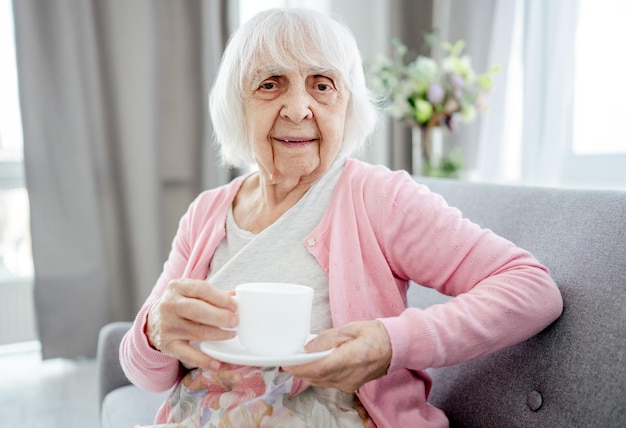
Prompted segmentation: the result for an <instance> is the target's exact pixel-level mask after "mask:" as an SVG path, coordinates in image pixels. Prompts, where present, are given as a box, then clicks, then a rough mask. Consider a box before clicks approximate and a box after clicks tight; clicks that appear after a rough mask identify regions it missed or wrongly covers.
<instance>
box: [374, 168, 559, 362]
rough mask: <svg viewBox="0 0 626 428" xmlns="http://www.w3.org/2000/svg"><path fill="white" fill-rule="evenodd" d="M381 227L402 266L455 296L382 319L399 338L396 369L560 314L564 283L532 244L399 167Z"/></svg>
mask: <svg viewBox="0 0 626 428" xmlns="http://www.w3.org/2000/svg"><path fill="white" fill-rule="evenodd" d="M383 200H384V203H379V204H378V205H377V207H379V208H378V209H379V212H378V215H376V216H374V218H375V219H377V221H379V224H378V227H377V228H376V229H377V230H378V231H380V232H379V238H378V239H379V240H380V242H381V245H382V246H383V248H384V251H385V254H386V257H387V260H388V262H389V264H390V267H391V268H392V270H393V271H394V273H395V274H396V275H397V276H399V277H401V278H406V279H410V280H413V281H414V282H416V283H417V284H420V285H421V286H426V287H432V288H435V289H437V290H438V291H440V292H441V293H443V294H446V295H451V296H455V297H454V298H453V299H450V300H449V301H448V302H446V303H444V304H439V305H434V306H431V307H429V308H427V309H425V310H421V309H418V308H407V309H406V310H404V311H403V312H402V313H401V314H400V315H399V316H396V317H387V318H383V319H381V321H382V322H383V323H384V325H385V327H386V329H387V332H388V333H389V336H390V338H391V342H392V351H393V357H392V362H391V367H390V371H394V370H397V369H400V368H410V369H414V370H423V369H425V368H428V367H441V366H447V365H452V364H458V363H461V362H464V361H468V360H471V359H474V358H478V357H481V356H484V355H487V354H490V353H492V352H495V351H498V350H500V349H503V348H505V347H508V346H511V345H514V344H516V343H518V342H521V341H523V340H525V339H527V338H529V337H531V336H534V335H535V334H537V333H538V332H540V331H541V330H543V329H544V328H545V327H546V326H548V325H549V324H550V323H551V322H552V321H554V320H555V319H556V318H558V317H559V316H560V314H561V312H562V309H563V302H562V298H561V294H560V292H559V290H558V287H557V286H556V284H555V283H554V281H553V280H552V278H551V277H550V275H549V273H548V271H547V269H546V268H545V267H544V266H542V265H541V264H540V263H539V262H538V261H537V259H536V258H535V257H533V256H532V255H531V254H530V253H529V252H527V251H525V250H523V249H521V248H519V247H517V246H515V245H514V244H513V243H511V242H510V241H508V240H506V239H504V238H502V237H500V236H498V235H496V234H495V233H494V232H492V231H490V230H488V229H482V228H480V227H479V226H478V225H476V224H474V223H472V222H471V221H469V220H468V219H465V218H463V216H462V214H461V212H460V211H459V210H457V209H455V208H452V207H449V206H448V205H447V204H446V202H445V201H444V199H443V198H442V197H441V196H439V195H437V194H435V193H432V192H430V190H429V189H428V188H426V187H425V186H422V185H419V184H417V183H415V181H414V180H413V179H412V178H410V177H409V176H408V175H407V174H395V175H394V179H393V180H391V181H390V182H389V183H388V184H387V186H386V188H385V190H384V198H383Z"/></svg>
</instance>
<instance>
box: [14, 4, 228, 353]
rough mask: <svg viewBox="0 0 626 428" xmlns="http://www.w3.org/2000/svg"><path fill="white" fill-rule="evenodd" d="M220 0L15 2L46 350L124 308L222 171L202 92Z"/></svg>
mask: <svg viewBox="0 0 626 428" xmlns="http://www.w3.org/2000/svg"><path fill="white" fill-rule="evenodd" d="M226 5H227V1H226V0H211V1H202V0H187V1H184V2H178V1H176V2H175V1H169V0H110V1H101V0H45V1H40V0H14V4H13V7H14V14H15V31H16V45H17V61H18V73H19V85H20V98H21V108H22V117H23V125H24V150H25V168H26V181H27V188H28V192H29V197H30V205H31V230H32V244H33V259H34V264H35V307H36V312H37V324H38V331H39V338H40V340H41V343H42V354H43V357H44V358H52V357H73V356H78V355H94V354H95V351H96V341H97V334H98V330H99V328H100V327H101V326H102V325H104V324H105V323H107V322H109V321H113V320H128V319H132V317H133V316H134V314H135V313H136V311H137V309H138V308H139V306H140V305H141V303H142V302H143V300H144V299H145V297H146V296H147V294H148V293H149V290H150V289H151V288H152V286H153V285H154V282H155V280H156V278H157V277H158V275H159V273H160V271H161V267H162V264H163V262H164V260H165V258H166V256H167V254H168V252H169V247H170V243H171V239H172V237H173V235H174V232H175V230H176V227H177V223H178V219H179V217H180V216H181V215H182V213H183V212H184V210H185V208H186V207H187V205H188V204H189V202H191V200H192V199H193V198H194V197H195V196H196V195H197V193H198V192H200V191H201V190H202V189H204V188H209V187H214V186H217V185H219V184H222V183H224V182H225V181H227V180H228V178H229V175H228V171H226V170H224V169H223V168H221V167H220V166H219V160H218V158H217V155H216V153H215V149H214V147H213V145H212V143H211V139H212V129H211V126H210V120H209V117H208V112H207V94H208V91H209V87H210V84H211V82H212V79H213V76H214V74H215V72H216V69H217V66H218V63H219V59H220V56H221V52H222V50H223V46H224V44H225V41H226V38H227V35H228V33H229V28H228V25H227V22H228V20H227V19H226V18H227V15H226V12H227V10H226Z"/></svg>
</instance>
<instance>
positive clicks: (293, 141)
mask: <svg viewBox="0 0 626 428" xmlns="http://www.w3.org/2000/svg"><path fill="white" fill-rule="evenodd" d="M274 139H275V140H276V141H278V142H281V143H283V144H286V145H299V144H307V143H312V142H314V141H316V140H317V138H303V137H281V138H278V137H276V138H274Z"/></svg>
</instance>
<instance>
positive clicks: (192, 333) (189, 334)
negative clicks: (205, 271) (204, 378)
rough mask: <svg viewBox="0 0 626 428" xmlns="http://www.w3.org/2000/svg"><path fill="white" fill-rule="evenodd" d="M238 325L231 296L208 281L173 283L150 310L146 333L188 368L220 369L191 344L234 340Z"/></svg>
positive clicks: (153, 344) (152, 342)
mask: <svg viewBox="0 0 626 428" xmlns="http://www.w3.org/2000/svg"><path fill="white" fill-rule="evenodd" d="M237 324H238V318H237V304H236V302H235V300H234V299H233V298H232V297H231V296H230V294H229V293H226V292H224V291H221V290H219V289H217V288H215V287H214V286H212V285H211V284H209V283H207V282H206V281H199V280H192V279H180V280H173V281H171V282H170V283H169V284H168V285H167V288H166V290H165V292H164V293H163V295H162V296H161V298H160V299H159V300H158V301H157V302H156V303H155V304H154V305H152V307H151V308H150V311H149V312H148V323H147V331H146V334H147V336H148V339H149V341H150V345H152V347H154V348H155V349H157V350H159V351H161V352H162V353H164V354H166V355H170V356H172V357H175V358H177V359H178V360H180V361H181V362H182V363H183V364H185V365H186V366H188V367H201V368H207V369H208V368H212V369H217V368H219V366H220V363H219V362H218V361H216V360H214V359H212V358H211V357H209V356H208V355H206V354H204V353H203V352H202V351H200V350H198V349H196V348H194V347H193V346H191V344H190V343H189V342H190V341H203V340H224V339H231V338H233V337H234V336H235V335H236V333H235V332H234V331H227V330H222V329H220V327H224V328H233V327H236V326H237Z"/></svg>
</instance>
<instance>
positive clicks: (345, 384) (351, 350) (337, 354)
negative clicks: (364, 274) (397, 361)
mask: <svg viewBox="0 0 626 428" xmlns="http://www.w3.org/2000/svg"><path fill="white" fill-rule="evenodd" d="M331 348H335V349H334V351H333V352H332V353H331V354H330V355H329V356H327V357H325V358H322V359H321V360H318V361H314V362H312V363H308V364H302V365H299V366H291V367H285V368H284V370H285V371H287V372H289V373H291V374H292V375H293V376H294V377H296V378H299V379H302V380H305V381H307V382H308V383H310V384H311V385H314V386H319V387H324V388H328V387H332V388H337V389H340V390H342V391H344V392H348V393H352V392H354V391H356V390H357V389H359V388H360V387H361V386H362V385H363V384H365V383H366V382H369V381H370V380H374V379H378V378H379V377H382V376H384V375H385V374H386V373H387V369H388V368H389V364H390V363H391V341H390V340H389V335H388V334H387V330H386V329H385V327H384V326H383V324H382V323H381V322H379V321H360V322H352V323H349V324H346V325H344V326H342V327H338V328H332V329H330V330H326V331H324V332H322V333H320V334H319V336H317V337H316V338H315V339H314V340H312V341H311V342H309V343H308V344H307V345H306V350H307V351H308V352H320V351H324V350H327V349H331Z"/></svg>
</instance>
